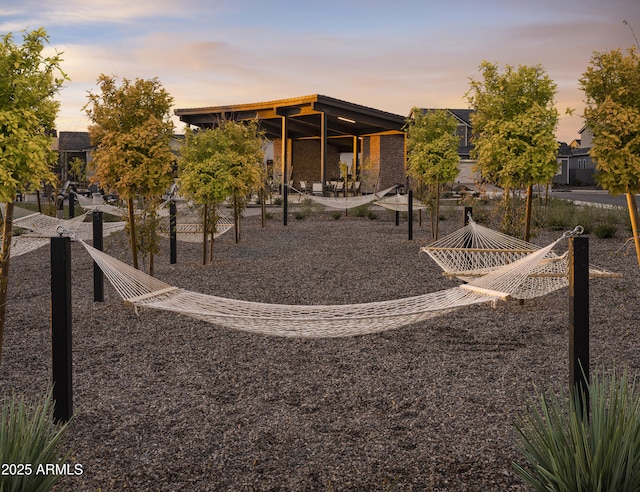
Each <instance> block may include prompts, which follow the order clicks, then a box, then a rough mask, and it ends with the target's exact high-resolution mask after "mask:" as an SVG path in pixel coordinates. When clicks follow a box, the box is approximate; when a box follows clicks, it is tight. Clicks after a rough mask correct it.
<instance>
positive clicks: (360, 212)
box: [351, 203, 371, 217]
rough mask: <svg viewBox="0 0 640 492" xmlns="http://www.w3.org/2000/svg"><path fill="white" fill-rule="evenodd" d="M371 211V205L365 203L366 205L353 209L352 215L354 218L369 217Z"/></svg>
mask: <svg viewBox="0 0 640 492" xmlns="http://www.w3.org/2000/svg"><path fill="white" fill-rule="evenodd" d="M370 211H371V209H370V208H369V204H368V203H365V204H364V205H360V206H358V207H354V208H353V209H352V212H351V214H352V215H353V216H354V217H368V216H369V212H370Z"/></svg>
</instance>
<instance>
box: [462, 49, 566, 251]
mask: <svg viewBox="0 0 640 492" xmlns="http://www.w3.org/2000/svg"><path fill="white" fill-rule="evenodd" d="M480 71H481V74H482V79H481V80H471V82H470V86H471V88H470V89H469V91H468V92H467V93H466V97H467V100H468V101H469V103H470V104H471V106H472V108H473V109H474V114H473V115H472V116H471V121H472V123H473V131H474V135H475V137H474V143H475V149H474V150H473V154H472V156H473V157H475V158H477V160H478V168H479V169H480V171H481V173H482V176H483V177H484V178H485V179H487V180H488V181H490V182H493V183H494V184H496V185H498V186H500V187H501V188H504V189H505V204H507V203H508V201H509V199H510V198H509V194H510V193H509V191H510V190H512V189H514V188H520V187H525V188H526V189H527V202H526V214H525V232H524V238H525V240H529V236H530V231H531V205H532V196H533V185H534V184H537V183H548V182H549V181H550V180H551V179H552V178H553V176H554V175H555V174H556V171H557V168H558V164H557V151H558V142H557V141H556V137H555V131H556V128H557V126H558V111H557V109H556V108H555V106H554V97H555V94H556V92H557V85H556V84H555V82H553V81H552V80H551V79H550V78H549V77H548V76H547V74H546V73H545V71H544V69H543V68H542V67H541V66H540V65H535V66H523V65H520V66H519V67H518V68H517V69H515V68H513V67H511V66H509V65H507V66H506V67H505V69H504V71H500V70H499V68H498V67H497V65H495V64H493V63H490V62H487V61H483V62H482V63H481V64H480ZM505 219H506V220H507V221H508V220H509V216H508V214H505ZM503 226H504V228H505V229H506V228H508V224H507V223H506V222H505V223H503Z"/></svg>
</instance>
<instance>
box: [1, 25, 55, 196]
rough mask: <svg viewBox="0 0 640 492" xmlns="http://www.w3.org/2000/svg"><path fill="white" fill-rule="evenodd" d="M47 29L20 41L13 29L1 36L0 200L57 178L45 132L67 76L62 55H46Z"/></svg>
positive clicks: (52, 126)
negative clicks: (62, 67) (18, 41)
mask: <svg viewBox="0 0 640 492" xmlns="http://www.w3.org/2000/svg"><path fill="white" fill-rule="evenodd" d="M48 42H49V38H48V36H47V33H46V31H45V30H44V29H42V28H40V29H36V30H34V31H31V32H25V33H24V36H23V43H22V45H16V44H15V43H14V40H13V36H12V34H11V33H9V34H6V35H4V36H2V37H1V38H0V73H2V77H0V200H1V201H2V202H4V203H8V202H10V201H13V199H14V198H15V196H16V193H17V192H18V191H23V190H24V189H25V188H26V187H27V186H28V185H29V184H39V183H40V182H41V181H43V180H53V178H54V177H53V174H52V172H51V169H50V164H51V163H52V162H53V160H54V155H55V154H54V152H53V150H52V147H51V139H50V137H49V136H48V135H47V130H50V129H53V128H54V126H55V118H56V115H57V114H58V110H59V106H60V103H59V102H58V101H55V100H54V99H53V97H54V96H55V95H56V94H57V93H58V92H59V91H60V89H61V88H62V84H63V83H64V81H65V80H67V76H66V74H65V73H64V72H63V71H62V70H61V68H60V63H61V61H62V59H61V57H60V54H56V55H53V56H44V54H43V51H44V48H45V45H46V44H47V43H48Z"/></svg>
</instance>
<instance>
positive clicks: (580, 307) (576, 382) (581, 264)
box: [569, 237, 589, 415]
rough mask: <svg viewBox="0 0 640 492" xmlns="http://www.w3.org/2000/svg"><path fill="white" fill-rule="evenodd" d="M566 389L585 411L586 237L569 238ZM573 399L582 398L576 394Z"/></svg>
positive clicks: (586, 372)
mask: <svg viewBox="0 0 640 492" xmlns="http://www.w3.org/2000/svg"><path fill="white" fill-rule="evenodd" d="M569 389H570V391H571V394H572V396H573V397H574V398H575V397H576V396H578V395H576V394H575V392H576V391H580V393H579V396H580V397H583V398H584V402H585V404H586V405H587V408H585V409H583V412H585V414H586V415H588V414H589V238H586V237H573V238H570V239H569ZM574 401H582V400H581V399H580V398H578V399H575V400H574Z"/></svg>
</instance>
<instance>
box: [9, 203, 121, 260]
mask: <svg viewBox="0 0 640 492" xmlns="http://www.w3.org/2000/svg"><path fill="white" fill-rule="evenodd" d="M87 213H88V212H86V213H84V214H82V215H79V216H77V217H74V218H72V219H58V218H56V217H51V216H49V215H44V214H41V213H39V212H35V213H32V214H30V215H25V216H23V217H19V218H15V219H13V225H14V227H17V228H20V229H26V230H27V231H28V232H25V233H23V234H20V235H19V236H13V238H12V239H11V251H10V255H11V257H12V258H14V257H18V256H21V255H24V254H26V253H30V252H31V251H35V250H36V249H39V248H41V247H43V246H45V245H46V244H48V243H49V242H50V238H52V237H55V236H58V234H59V233H58V229H60V228H62V229H64V230H68V231H71V232H72V233H73V234H74V236H75V237H76V238H78V239H81V240H83V241H88V240H90V239H92V238H93V224H92V223H91V222H84V219H85V218H86V216H87ZM124 226H125V223H124V222H105V223H104V224H103V226H102V231H103V234H106V235H109V234H113V233H114V232H117V231H120V230H122V229H124Z"/></svg>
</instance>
